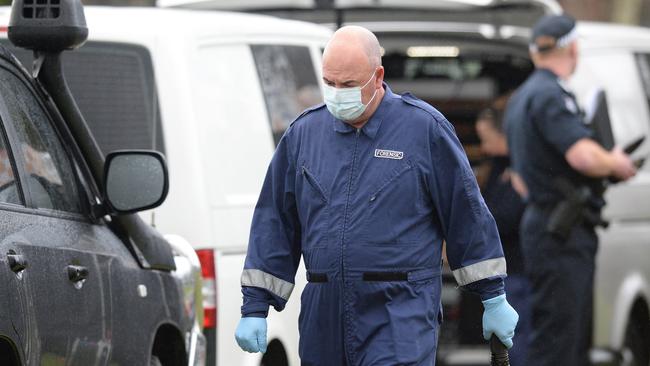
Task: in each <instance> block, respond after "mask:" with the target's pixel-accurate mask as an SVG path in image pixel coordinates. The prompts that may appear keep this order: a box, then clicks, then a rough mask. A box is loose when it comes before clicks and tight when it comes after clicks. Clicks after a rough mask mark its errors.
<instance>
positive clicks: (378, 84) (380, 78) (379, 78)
mask: <svg viewBox="0 0 650 366" xmlns="http://www.w3.org/2000/svg"><path fill="white" fill-rule="evenodd" d="M383 81H384V67H383V66H379V67H378V68H377V79H376V84H375V87H377V88H380V87H381V85H382V82H383Z"/></svg>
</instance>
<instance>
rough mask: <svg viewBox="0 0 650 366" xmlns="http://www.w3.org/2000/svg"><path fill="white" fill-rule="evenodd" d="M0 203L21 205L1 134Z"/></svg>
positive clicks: (9, 158)
mask: <svg viewBox="0 0 650 366" xmlns="http://www.w3.org/2000/svg"><path fill="white" fill-rule="evenodd" d="M0 73H4V70H2V69H0ZM0 88H1V87H0ZM0 90H1V89H0ZM1 93H2V95H4V90H1ZM0 131H1V130H0ZM0 202H1V203H12V204H16V205H21V204H22V201H21V198H20V195H19V189H18V184H17V181H16V174H15V173H14V167H13V165H12V163H11V154H10V152H9V147H8V146H7V143H6V142H5V139H4V136H3V134H2V133H0Z"/></svg>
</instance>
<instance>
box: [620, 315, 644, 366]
mask: <svg viewBox="0 0 650 366" xmlns="http://www.w3.org/2000/svg"><path fill="white" fill-rule="evenodd" d="M623 348H624V350H625V351H626V352H625V353H627V354H630V355H631V356H632V357H631V358H632V360H631V362H630V365H632V366H650V326H649V325H648V320H647V319H645V320H641V319H639V317H638V316H633V317H631V318H630V321H629V322H628V324H627V328H626V330H625V343H624V344H623ZM627 351H629V352H627Z"/></svg>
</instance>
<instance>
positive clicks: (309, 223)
mask: <svg viewBox="0 0 650 366" xmlns="http://www.w3.org/2000/svg"><path fill="white" fill-rule="evenodd" d="M299 174H300V176H299V177H298V187H297V188H298V195H299V197H298V200H297V202H298V215H299V216H300V223H301V225H302V238H303V239H302V246H303V249H310V248H319V247H325V246H327V237H328V236H327V229H328V227H329V195H328V194H327V191H326V190H325V189H324V188H323V186H322V184H321V182H320V180H319V179H318V178H317V177H316V175H314V174H313V173H312V172H311V171H310V169H309V168H307V166H306V165H305V164H303V165H302V166H301V167H300V173H299Z"/></svg>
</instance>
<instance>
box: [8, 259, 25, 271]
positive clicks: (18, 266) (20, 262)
mask: <svg viewBox="0 0 650 366" xmlns="http://www.w3.org/2000/svg"><path fill="white" fill-rule="evenodd" d="M7 262H8V263H9V268H11V270H12V271H13V272H14V273H18V272H20V271H22V270H24V269H25V268H27V259H25V257H23V256H22V255H20V254H7Z"/></svg>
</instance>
